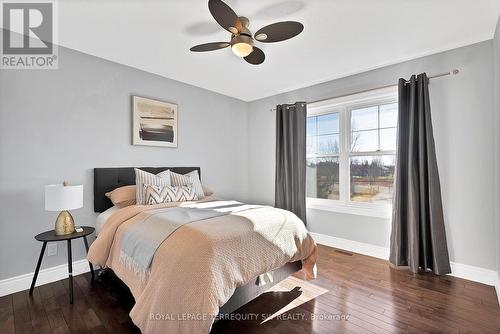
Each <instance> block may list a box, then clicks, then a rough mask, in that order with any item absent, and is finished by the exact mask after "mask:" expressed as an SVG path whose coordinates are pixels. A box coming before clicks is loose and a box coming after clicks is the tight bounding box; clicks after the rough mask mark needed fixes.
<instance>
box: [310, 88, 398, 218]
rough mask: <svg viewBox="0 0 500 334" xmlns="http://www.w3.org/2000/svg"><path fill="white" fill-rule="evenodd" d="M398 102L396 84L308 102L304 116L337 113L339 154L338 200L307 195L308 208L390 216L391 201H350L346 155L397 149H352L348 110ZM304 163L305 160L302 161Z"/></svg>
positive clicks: (383, 152)
mask: <svg viewBox="0 0 500 334" xmlns="http://www.w3.org/2000/svg"><path fill="white" fill-rule="evenodd" d="M397 102H398V92H397V88H396V87H389V88H383V89H378V90H374V91H369V92H364V93H359V94H355V95H349V96H344V97H339V98H334V99H330V100H326V101H321V102H315V103H310V104H308V105H307V116H308V117H309V116H318V115H324V114H329V113H335V112H338V113H339V121H340V136H339V137H340V153H339V154H338V157H339V200H332V199H323V198H313V197H307V199H306V204H307V208H310V209H317V210H325V211H333V212H340V213H348V214H355V215H362V216H371V217H379V218H390V216H391V212H392V205H388V204H380V203H364V202H352V201H349V196H350V182H349V179H350V166H349V157H350V156H353V155H357V156H374V155H394V154H396V151H374V152H360V153H357V152H356V153H353V152H351V122H350V121H351V111H352V110H355V109H360V108H363V107H370V106H375V105H383V104H390V103H397ZM304 163H305V162H304Z"/></svg>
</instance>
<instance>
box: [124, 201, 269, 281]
mask: <svg viewBox="0 0 500 334" xmlns="http://www.w3.org/2000/svg"><path fill="white" fill-rule="evenodd" d="M217 203H220V204H217ZM211 204H212V205H210V207H209V208H206V207H205V208H204V207H201V208H193V207H177V208H168V209H164V210H161V211H159V212H155V213H152V214H150V215H149V216H147V217H146V218H145V219H143V220H142V221H140V222H138V223H136V224H133V225H132V226H130V227H129V228H128V229H127V230H126V231H125V232H124V234H123V238H122V241H121V244H120V262H122V263H125V264H126V265H127V267H128V268H129V269H130V270H132V271H134V273H135V274H136V275H139V277H140V278H141V280H144V279H145V277H146V274H147V273H148V271H149V267H150V265H151V262H152V260H153V257H154V254H155V252H156V250H157V249H158V247H160V245H161V244H162V243H163V241H164V240H165V239H167V238H168V237H169V236H170V235H171V234H172V233H174V232H175V231H176V230H177V229H178V228H179V227H181V226H183V225H185V224H189V223H192V222H195V221H200V220H204V219H210V218H214V217H219V216H225V215H228V214H231V213H234V212H239V211H243V210H248V209H253V208H257V207H260V206H256V205H245V204H242V203H239V202H235V201H231V202H230V203H228V202H211ZM204 206H206V204H205V205H204Z"/></svg>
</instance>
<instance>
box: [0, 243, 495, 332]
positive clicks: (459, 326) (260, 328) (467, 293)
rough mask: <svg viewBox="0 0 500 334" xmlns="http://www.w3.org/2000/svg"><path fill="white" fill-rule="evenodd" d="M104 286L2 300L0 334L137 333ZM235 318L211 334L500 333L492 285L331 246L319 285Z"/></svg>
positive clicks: (296, 286) (322, 257)
mask: <svg viewBox="0 0 500 334" xmlns="http://www.w3.org/2000/svg"><path fill="white" fill-rule="evenodd" d="M106 286H107V284H106V282H104V283H96V284H94V285H91V284H90V274H84V275H80V276H76V277H75V304H73V305H70V304H69V303H68V280H67V279H66V280H63V281H58V282H54V283H50V284H46V285H43V286H40V287H37V288H35V291H34V293H33V296H29V295H28V291H27V290H26V291H22V292H18V293H15V294H12V295H8V296H4V297H0V333H2V334H4V333H5V334H7V333H70V332H71V333H86V332H91V333H138V332H139V330H138V329H137V328H136V327H135V326H134V325H133V323H132V321H131V320H130V318H129V316H128V312H129V310H130V309H131V307H132V305H133V300H132V299H131V298H130V296H129V295H128V294H127V293H126V292H124V291H123V290H121V289H118V288H117V287H115V286H114V287H113V288H112V289H111V288H109V287H106ZM280 310H281V314H278V315H277V316H275V317H274V318H272V315H273V314H275V313H276V312H278V313H280ZM245 315H246V317H247V319H245V320H241V319H244V317H245ZM250 315H251V316H250ZM233 317H234V318H240V320H239V321H238V320H235V319H233V320H231V319H228V320H221V321H218V322H217V323H216V324H215V325H214V327H213V330H212V333H257V332H258V333H286V334H293V333H337V332H338V333H459V332H460V333H462V332H474V333H500V308H499V305H498V300H497V297H496V294H495V290H494V288H493V287H491V286H486V285H483V284H479V283H475V282H470V281H466V280H463V279H459V278H454V277H449V276H445V277H435V276H432V275H430V274H425V275H412V274H410V273H408V272H406V271H398V270H395V269H392V268H390V267H389V265H388V263H387V262H386V261H383V260H379V259H375V258H371V257H367V256H363V255H358V254H351V253H348V252H345V251H340V250H335V249H333V248H329V247H325V246H320V247H319V262H318V278H317V279H316V280H314V281H309V282H306V281H302V280H301V279H300V276H297V277H291V278H289V279H287V280H286V281H284V282H282V283H280V284H279V285H277V286H276V287H274V288H273V289H271V291H269V292H266V293H265V294H263V295H261V296H260V297H259V298H257V299H255V300H254V301H252V302H251V303H249V304H247V305H245V306H244V307H243V308H241V309H240V310H239V311H237V313H235V314H233ZM268 318H270V319H268ZM265 319H267V321H265V322H263V320H265ZM262 322H263V323H262Z"/></svg>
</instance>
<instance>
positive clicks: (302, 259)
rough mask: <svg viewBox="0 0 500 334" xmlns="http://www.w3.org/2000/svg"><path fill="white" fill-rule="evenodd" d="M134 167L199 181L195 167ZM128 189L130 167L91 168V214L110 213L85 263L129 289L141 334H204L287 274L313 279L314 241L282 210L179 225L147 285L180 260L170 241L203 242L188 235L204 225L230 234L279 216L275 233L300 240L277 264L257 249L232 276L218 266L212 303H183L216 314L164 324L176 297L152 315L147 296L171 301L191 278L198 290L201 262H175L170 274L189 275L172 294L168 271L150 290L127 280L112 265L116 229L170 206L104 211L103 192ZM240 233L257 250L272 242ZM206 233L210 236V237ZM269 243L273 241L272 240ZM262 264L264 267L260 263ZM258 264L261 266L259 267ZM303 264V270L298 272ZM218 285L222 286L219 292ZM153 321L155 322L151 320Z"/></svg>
mask: <svg viewBox="0 0 500 334" xmlns="http://www.w3.org/2000/svg"><path fill="white" fill-rule="evenodd" d="M138 168H140V169H141V170H144V171H147V172H150V173H152V174H157V173H160V172H162V171H165V170H167V169H169V170H171V171H173V172H175V173H179V174H186V173H189V172H192V171H194V170H196V171H198V174H199V175H200V178H201V170H200V168H199V167H138ZM133 184H135V173H134V167H120V168H95V169H94V211H95V212H97V213H102V212H105V211H107V210H108V211H112V212H111V213H109V214H108V215H107V216H106V218H105V219H102V217H101V220H102V221H101V222H100V223H99V225H100V230H101V231H100V233H99V235H98V237H97V239H96V241H95V242H94V243H93V244H92V246H91V248H90V250H89V260H91V261H92V262H94V263H95V264H98V265H101V266H102V267H104V268H105V270H108V271H112V272H113V275H115V276H117V277H118V278H119V279H120V280H121V281H123V284H125V285H126V286H128V287H129V289H130V290H131V292H132V295H133V296H134V298H135V300H136V305H135V306H134V308H133V309H132V311H131V318H132V320H133V321H134V323H135V324H136V325H137V326H138V327H139V328H140V329H141V330H142V331H143V332H144V333H160V332H167V331H168V332H208V331H210V328H211V325H212V323H213V321H216V320H217V319H219V318H223V317H224V315H226V314H229V313H231V312H233V311H235V310H236V309H238V308H240V307H241V306H243V305H245V304H246V303H248V302H249V301H251V300H252V299H254V298H256V297H257V296H259V295H260V294H261V293H263V292H264V291H266V290H267V289H269V288H270V287H272V286H273V285H275V284H277V283H279V282H280V281H282V280H283V279H285V278H286V277H288V276H289V275H291V274H293V273H295V272H297V271H299V270H301V269H304V270H306V269H307V270H306V272H307V276H308V278H312V277H314V275H315V261H316V245H315V244H314V241H313V240H312V238H310V236H309V235H308V234H307V231H305V228H303V226H302V227H300V226H299V225H300V224H298V223H296V222H294V224H295V225H292V223H290V221H292V220H296V219H297V220H298V218H296V216H295V215H293V214H291V213H289V212H288V211H284V210H279V209H274V208H270V207H262V208H256V209H253V210H247V211H244V213H238V216H237V217H236V216H235V217H227V216H224V217H216V218H213V219H208V220H207V219H206V220H203V221H201V222H198V221H197V222H195V223H191V224H189V225H188V226H189V228H187V227H186V226H183V227H182V228H180V229H179V230H178V231H176V232H175V233H174V234H173V235H172V236H170V237H169V238H168V239H165V241H164V242H163V244H161V246H160V247H161V248H159V249H158V252H159V251H160V249H162V250H163V248H167V250H165V252H167V251H168V252H170V253H169V255H168V256H163V257H162V256H160V255H156V254H155V258H154V261H153V262H152V264H151V279H149V280H151V281H152V280H153V278H154V275H153V272H154V271H155V270H156V271H159V270H164V268H163V267H168V266H169V265H170V266H172V264H171V261H170V259H171V257H172V258H173V257H180V256H182V255H179V254H175V255H174V254H173V253H174V252H172V250H171V249H170V250H168V247H170V246H172V247H174V246H173V245H174V244H175V242H176V241H178V240H177V239H180V238H183V236H182V235H185V238H190V239H189V240H191V239H192V238H197V237H198V238H200V239H198V241H199V240H208V238H205V236H202V237H199V236H193V235H196V234H197V233H198V232H199V231H203V230H204V231H205V232H206V231H207V226H210V228H214V229H217V226H221V227H224V226H225V227H224V228H228V229H231V228H235V229H236V227H235V226H238V224H246V225H248V223H249V222H251V221H255V222H257V221H258V220H262V217H267V215H269V214H271V215H272V216H275V217H281V216H283V217H285V218H283V219H284V221H285V222H284V223H282V224H281V225H280V226H281V227H280V229H279V231H280V232H279V233H280V234H283V233H284V232H281V230H287V228H283V226H287V227H288V229H289V227H290V226H292V227H293V228H292V230H294V233H295V234H296V235H301V237H297V236H295V237H294V239H292V241H293V242H292V241H290V243H292V244H293V245H292V246H291V248H293V249H294V250H293V252H291V253H290V252H289V251H288V253H289V254H286V255H283V254H281V253H287V252H282V251H279V250H278V251H277V254H279V256H278V255H277V256H276V258H277V259H278V258H279V260H276V261H273V260H272V258H271V260H269V259H267V260H266V258H269V257H270V256H269V255H268V254H269V253H270V251H269V250H267V251H266V250H265V249H263V250H262V252H265V253H263V254H261V255H260V256H259V258H252V257H247V258H246V259H245V261H243V262H242V263H238V264H237V265H236V267H238V270H240V271H238V270H236V272H237V273H236V274H228V272H225V271H227V270H228V269H227V268H226V267H224V266H222V267H223V268H222V267H221V268H222V269H217V270H221V271H222V272H221V274H220V276H218V280H217V277H216V279H214V280H215V281H217V285H218V286H217V291H219V292H218V293H217V294H215V293H214V295H217V298H216V299H217V300H213V299H214V298H215V297H214V298H212V295H210V294H209V293H207V296H199V297H197V296H186V299H189V298H191V299H197V298H205V300H204V301H202V302H200V303H198V301H196V302H194V304H196V305H201V306H200V309H201V308H203V310H204V311H206V310H210V307H207V308H205V306H206V305H205V304H215V305H217V306H218V309H217V311H216V312H214V310H211V311H209V312H205V313H208V314H209V316H210V317H208V318H207V319H205V318H203V319H200V318H199V317H193V314H191V317H190V318H189V319H181V320H179V315H177V318H176V319H175V321H173V320H174V319H171V318H170V317H172V318H173V317H174V316H173V315H172V314H171V312H170V313H168V314H167V318H168V319H167V320H166V321H165V314H161V312H163V311H171V310H172V309H175V308H176V307H177V306H170V305H167V306H165V305H164V304H169V303H173V301H172V299H174V300H177V302H178V299H177V298H165V300H164V301H163V303H162V301H161V300H160V301H158V302H156V306H155V307H156V309H158V310H159V311H161V312H153V311H155V310H156V309H154V307H152V306H151V307H150V305H149V304H148V303H149V300H151V299H152V297H154V296H155V294H156V290H158V294H160V293H161V292H162V291H163V293H164V296H170V297H171V296H172V294H175V291H173V292H172V291H171V290H175V289H177V288H181V287H180V286H179V285H182V284H183V283H181V282H186V281H189V280H190V278H191V276H192V277H193V280H198V281H197V282H196V286H198V285H199V283H200V278H196V277H197V276H199V275H197V274H199V273H197V270H198V269H199V270H202V269H201V268H199V267H204V266H200V263H202V262H196V261H195V260H192V259H190V258H185V259H182V258H181V260H182V261H181V262H179V263H182V265H180V266H177V267H175V269H174V271H175V270H177V269H179V271H180V272H181V274H179V275H182V272H184V269H186V270H187V271H189V270H192V274H190V273H187V274H186V273H185V274H184V275H187V276H184V279H182V281H181V282H177V283H176V284H177V285H175V287H176V288H175V289H174V288H170V287H168V286H167V285H168V284H169V281H168V280H166V276H168V274H169V273H171V271H168V272H167V273H166V274H165V272H163V273H162V274H161V275H157V276H159V277H160V278H157V281H158V282H156V283H155V284H156V285H154V284H153V283H151V282H149V281H146V282H140V281H141V280H138V279H137V278H136V277H133V278H130V276H133V275H132V273H129V272H128V269H130V268H128V269H124V266H122V265H121V264H119V262H118V261H117V255H116V251H115V252H113V250H114V249H115V248H116V247H118V246H117V244H118V243H119V241H120V233H122V232H121V229H123V230H126V228H127V227H126V225H127V224H129V222H130V221H132V220H133V219H132V218H130V217H134V218H135V217H138V216H140V215H144V214H147V213H148V212H153V211H151V210H157V211H162V210H163V211H168V209H169V208H170V207H171V206H167V207H162V208H157V207H155V208H144V207H145V206H133V207H129V208H124V209H117V208H114V209H111V210H109V209H110V208H112V207H113V204H112V203H111V201H110V200H109V199H108V198H107V197H106V196H105V193H106V192H109V191H112V190H113V189H115V188H118V187H121V186H125V185H133ZM205 201H206V202H202V201H200V203H195V204H193V206H201V205H205V204H203V203H217V199H216V198H213V199H212V198H210V196H209V197H207V198H206V199H205ZM278 210H279V211H278ZM108 211H107V212H108ZM157 211H154V212H155V213H156V212H157ZM119 216H124V217H125V218H119ZM230 216H232V215H230ZM242 216H244V217H242ZM226 217H227V218H226ZM129 218H130V219H129ZM127 219H128V220H127ZM266 219H267V218H266ZM280 219H281V218H280ZM107 220H109V221H111V222H112V223H110V225H107V224H108V223H107V222H106V221H107ZM117 221H119V222H118V223H117ZM269 221H271V218H269ZM299 222H300V220H299ZM300 223H301V222H300ZM202 224H203V227H201V226H202ZM224 224H225V225H224ZM266 224H267V223H266ZM285 224H288V225H285ZM112 225H113V226H118V227H115V228H114V231H112V230H113V227H112ZM257 225H258V224H257ZM257 225H255V224H254V225H252V226H253V229H256V227H255V226H257ZM261 225H262V226H266V225H265V224H261ZM123 226H125V227H123ZM197 226H198V227H199V228H200V229H199V230H196V228H197ZM242 226H243V225H242ZM294 226H298V227H297V228H295V227H294ZM122 227H123V228H122ZM128 228H130V227H128ZM266 228H267V227H266ZM189 229H192V230H193V231H194V232H193V231H191V232H190V233H192V234H190V235H189V234H188V230H189ZM295 230H297V231H298V232H297V231H295ZM304 231H305V232H304ZM231 233H233V234H234V233H236V232H234V231H233V232H231ZM231 233H230V232H228V234H231ZM239 233H240V232H239V231H238V232H237V233H236V234H235V235H239ZM246 233H247V234H248V235H250V236H249V238H259V239H258V240H259V241H258V242H261V243H262V242H264V243H263V244H261V245H264V246H262V247H263V248H266V247H267V244H268V243H272V242H268V241H266V240H264V241H261V240H260V239H262V235H257V234H256V233H255V232H254V231H253V230H251V229H250V230H249V231H248V232H246ZM259 233H261V232H259ZM273 233H274V232H273ZM287 233H288V232H287ZM208 234H210V232H209V233H208ZM212 234H213V235H212V237H213V236H214V235H215V237H213V238H215V239H220V240H221V241H220V242H221V243H222V244H224V243H228V244H229V243H231V242H232V241H231V240H229V239H224V238H225V236H222V237H221V236H220V235H217V234H216V233H215V232H213V233H212ZM276 235H277V234H276ZM173 237H175V238H173ZM240 237H241V236H240ZM176 238H177V239H176ZM228 238H229V237H228ZM284 238H285V239H286V238H288V237H286V236H285V237H284ZM275 239H276V240H278V239H279V238H278V237H276V238H275ZM298 239H300V242H299V241H298ZM106 240H107V241H106ZM186 240H188V239H186ZM249 240H250V239H249ZM255 240H257V239H255ZM273 240H274V239H273ZM285 241H286V242H285V243H287V244H290V243H289V242H288V241H287V240H285ZM210 242H212V241H210ZM185 243H186V242H184V243H180V242H178V243H177V244H175V245H176V246H175V247H176V248H175V250H176V251H177V250H178V249H181V248H182V247H184V246H183V245H184V244H185ZM201 243H203V242H201ZM194 244H198V243H194ZM214 244H215V245H216V246H211V247H212V248H210V250H212V249H218V248H220V247H219V246H218V245H217V243H214ZM254 244H258V243H254ZM281 244H283V242H281ZM272 246H273V249H274V248H276V246H275V245H272ZM190 247H191V246H190ZM193 247H194V246H193ZM200 247H201V246H200ZM241 247H243V246H241ZM286 247H288V248H290V245H288V246H286ZM286 247H285V246H284V248H286ZM186 249H187V248H186ZM201 249H202V248H200V250H201ZM103 250H105V251H103ZM203 250H204V249H203ZM254 251H255V252H259V250H258V249H257V250H250V249H249V250H247V253H251V252H254ZM165 252H163V253H165ZM188 252H189V249H187V251H186V253H188ZM221 252H222V251H221ZM294 252H295V254H292V253H294ZM299 253H300V254H299ZM224 254H225V256H226V258H227V254H231V252H226V253H224ZM297 254H298V255H297ZM247 255H248V256H251V255H249V254H246V253H243V255H241V254H240V255H238V257H239V258H241V257H243V258H245V256H247ZM157 258H158V259H157ZM162 258H165V259H164V260H161V259H162ZM167 258H168V260H166V259H167ZM283 259H286V261H284V260H283ZM174 260H179V259H174ZM232 260H233V259H229V260H227V261H228V262H230V261H232ZM236 260H238V259H236ZM236 260H235V261H236ZM159 261H163V262H161V263H160V262H159ZM238 261H241V259H239V260H238ZM266 261H267V262H268V263H266ZM280 261H281V262H280ZM191 262H193V263H191ZM247 262H251V263H253V264H248V263H247ZM254 262H255V263H254ZM260 262H262V264H261V263H260ZM185 263H189V265H188V264H185ZM277 263H280V265H279V266H278V265H277ZM304 264H305V266H306V267H307V268H303V265H304ZM252 265H253V266H254V267H255V268H253V269H251V270H249V272H248V270H246V268H244V269H240V268H239V267H241V266H243V267H245V266H252ZM160 267H161V269H157V268H160ZM217 268H218V267H217ZM257 268H258V269H257ZM262 268H266V270H265V271H262V270H263V269H262ZM171 269H172V268H171ZM267 269H270V270H267ZM206 270H208V269H206ZM210 270H212V271H213V268H210ZM210 273H211V272H210ZM171 275H173V274H171ZM231 275H233V276H234V277H233V278H232V280H234V281H235V282H234V284H233V282H232V281H231V282H230V283H227V282H226V283H224V282H221V279H220V278H221V277H222V278H223V279H225V278H226V276H231ZM240 276H241V277H240ZM169 279H170V280H171V281H172V282H174V281H175V280H176V279H178V277H177V274H176V275H175V276H171V277H170V278H169ZM137 282H139V283H137ZM186 284H187V283H186ZM213 284H215V283H212V285H213ZM212 285H211V286H212ZM186 286H187V289H186V290H185V293H186V295H189V293H190V292H191V291H194V290H193V287H191V288H189V285H186ZM220 286H222V288H221V287H220ZM148 289H149V290H150V291H149V292H148V293H149V295H150V297H144V295H147V293H146V292H147V291H148ZM207 290H209V289H207ZM221 291H222V292H221ZM183 297H184V296H182V297H181V299H183ZM178 303H179V308H180V309H182V310H183V311H185V310H186V309H189V308H186V307H184V305H182V302H178ZM191 303H192V302H191ZM138 304H140V305H138ZM137 308H139V309H141V310H139V311H138V310H135V309H137ZM144 309H148V311H144ZM160 309H161V310H160ZM192 309H193V310H195V309H196V307H194V308H193V307H192ZM212 309H213V305H212ZM148 312H149V313H150V314H151V315H150V316H146V315H147V314H148ZM158 313H160V314H159V315H158ZM205 313H203V314H205ZM214 313H215V314H214ZM145 314H146V315H145ZM217 314H218V315H217ZM214 315H216V317H214ZM155 317H157V318H155ZM158 317H159V319H158ZM158 320H160V321H158Z"/></svg>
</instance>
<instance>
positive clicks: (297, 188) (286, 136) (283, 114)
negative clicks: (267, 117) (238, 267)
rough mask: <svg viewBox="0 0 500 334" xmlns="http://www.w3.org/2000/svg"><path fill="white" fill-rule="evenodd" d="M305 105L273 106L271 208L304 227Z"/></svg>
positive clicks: (302, 103) (303, 103)
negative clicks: (284, 212) (285, 212)
mask: <svg viewBox="0 0 500 334" xmlns="http://www.w3.org/2000/svg"><path fill="white" fill-rule="evenodd" d="M306 118H307V112H306V103H305V102H297V103H295V104H283V105H278V106H276V178H275V205H276V207H278V208H281V209H285V210H289V211H291V212H293V213H295V214H296V215H297V216H298V217H299V218H300V219H302V221H303V222H304V224H306Z"/></svg>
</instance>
